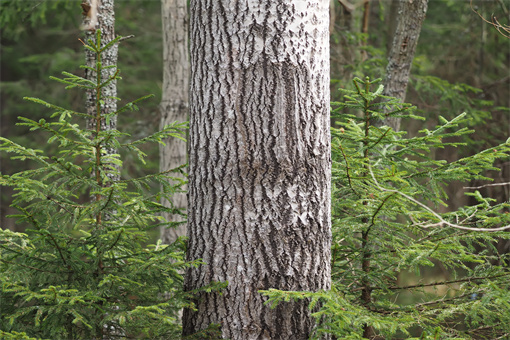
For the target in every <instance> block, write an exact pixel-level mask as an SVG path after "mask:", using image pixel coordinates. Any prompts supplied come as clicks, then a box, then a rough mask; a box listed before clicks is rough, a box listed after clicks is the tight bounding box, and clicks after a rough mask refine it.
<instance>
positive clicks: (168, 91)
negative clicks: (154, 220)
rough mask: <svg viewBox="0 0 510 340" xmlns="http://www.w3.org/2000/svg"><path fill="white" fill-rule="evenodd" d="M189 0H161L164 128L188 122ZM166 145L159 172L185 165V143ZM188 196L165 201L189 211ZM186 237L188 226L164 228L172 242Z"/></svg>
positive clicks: (172, 217)
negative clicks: (173, 123) (176, 122)
mask: <svg viewBox="0 0 510 340" xmlns="http://www.w3.org/2000/svg"><path fill="white" fill-rule="evenodd" d="M186 2H187V0H162V1H161V14H162V21H163V94H162V98H161V104H160V112H161V128H163V127H164V126H165V125H167V124H170V123H172V122H175V121H180V122H184V121H186V120H188V108H189V105H188V92H189V91H188V86H189V85H188V83H189V80H188V79H189V67H188V65H189V52H188V13H187V6H186ZM165 143H166V145H164V146H160V149H159V155H160V171H166V170H169V169H174V168H176V167H178V166H180V165H183V164H185V163H186V142H184V141H182V140H179V139H177V138H168V139H167V140H165ZM186 202H187V200H186V193H185V192H182V193H176V194H174V195H173V196H172V204H171V203H170V202H168V201H167V200H163V202H162V203H163V204H164V205H165V206H167V207H174V208H177V209H180V210H182V211H184V212H185V211H186ZM164 217H165V218H166V219H167V220H168V221H172V222H182V221H184V218H183V217H182V216H181V215H178V214H165V215H164ZM184 235H186V224H184V223H183V224H181V225H179V226H177V227H176V228H162V229H161V239H162V241H163V242H164V243H172V242H173V241H175V240H176V239H177V237H179V236H184Z"/></svg>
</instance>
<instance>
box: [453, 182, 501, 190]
mask: <svg viewBox="0 0 510 340" xmlns="http://www.w3.org/2000/svg"><path fill="white" fill-rule="evenodd" d="M503 185H510V182H506V183H492V184H485V185H480V186H479V187H463V188H462V189H482V188H486V187H497V186H503Z"/></svg>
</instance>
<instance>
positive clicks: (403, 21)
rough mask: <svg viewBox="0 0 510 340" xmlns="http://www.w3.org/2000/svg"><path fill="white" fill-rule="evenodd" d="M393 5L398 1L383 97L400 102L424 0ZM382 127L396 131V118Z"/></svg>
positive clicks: (398, 120) (420, 25)
mask: <svg viewBox="0 0 510 340" xmlns="http://www.w3.org/2000/svg"><path fill="white" fill-rule="evenodd" d="M394 1H398V14H397V26H396V28H395V35H394V37H393V43H392V44H391V48H390V52H389V54H388V67H387V68H386V78H385V79H384V92H383V94H384V95H386V96H391V97H395V98H398V99H400V100H402V101H404V99H405V96H406V90H407V84H408V82H409V75H410V73H411V67H412V64H413V59H414V54H415V52H416V46H417V45H418V38H419V36H420V32H421V27H422V25H423V21H424V20H425V15H426V13H427V6H428V0H394ZM385 123H386V124H387V125H388V126H391V127H392V128H393V129H394V130H396V131H398V130H399V129H400V118H394V117H389V118H387V119H386V121H385Z"/></svg>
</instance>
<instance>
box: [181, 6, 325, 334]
mask: <svg viewBox="0 0 510 340" xmlns="http://www.w3.org/2000/svg"><path fill="white" fill-rule="evenodd" d="M190 13H191V26H190V32H191V35H190V37H191V40H190V44H191V49H190V51H191V79H190V81H191V87H190V89H191V96H190V141H189V143H190V146H189V152H190V153H189V158H190V160H189V196H188V202H189V203H188V236H189V244H188V253H187V258H188V260H195V259H199V258H202V259H203V260H204V261H205V262H206V265H202V266H200V267H199V268H192V269H189V270H188V271H187V273H186V278H185V289H186V290H188V291H191V290H194V289H198V288H200V287H203V286H206V285H208V284H209V283H211V282H224V281H227V282H228V287H227V288H226V289H224V290H223V291H222V293H221V294H219V293H216V292H211V293H205V292H203V293H199V294H197V296H196V301H195V303H196V308H197V311H192V310H190V309H187V310H185V311H184V316H183V326H184V327H183V328H184V331H183V333H184V335H189V334H193V333H195V332H198V331H200V330H202V329H205V328H207V327H208V325H210V324H212V323H214V324H220V325H221V333H222V337H223V338H229V339H232V340H236V339H243V340H249V339H307V338H308V337H309V336H310V334H311V333H312V332H313V329H314V326H315V322H314V320H313V318H312V317H311V315H310V310H309V308H308V303H307V301H297V302H288V303H282V304H280V305H278V307H277V308H275V309H270V308H269V306H265V305H264V301H265V300H266V299H265V298H264V297H263V296H261V294H260V293H259V292H258V291H259V290H261V289H269V288H275V289H281V290H294V291H317V290H321V289H329V288H330V272H331V268H330V244H331V225H330V223H331V222H330V176H331V157H330V135H329V32H328V28H329V26H328V16H329V0H320V1H317V0H294V1H273V0H256V1H235V2H231V1H229V0H203V1H191V10H190Z"/></svg>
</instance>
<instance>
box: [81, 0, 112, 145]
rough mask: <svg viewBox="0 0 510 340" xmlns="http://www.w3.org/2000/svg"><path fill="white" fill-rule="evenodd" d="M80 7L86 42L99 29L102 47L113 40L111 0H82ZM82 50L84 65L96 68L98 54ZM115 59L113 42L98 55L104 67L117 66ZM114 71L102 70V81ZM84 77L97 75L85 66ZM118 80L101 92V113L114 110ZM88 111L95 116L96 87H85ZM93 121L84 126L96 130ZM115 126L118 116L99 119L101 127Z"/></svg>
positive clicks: (93, 39) (93, 38)
mask: <svg viewBox="0 0 510 340" xmlns="http://www.w3.org/2000/svg"><path fill="white" fill-rule="evenodd" d="M84 4H86V5H87V6H82V7H83V10H84V12H83V14H84V15H85V19H84V23H83V28H84V29H85V38H86V41H88V40H89V39H91V40H92V41H94V42H96V30H97V29H100V30H101V46H105V45H106V44H108V43H109V42H110V41H112V40H113V39H115V12H114V0H85V1H84ZM84 50H85V61H86V65H87V66H88V67H90V68H92V69H94V68H95V67H96V63H97V55H96V54H95V53H94V52H92V51H90V50H88V49H84ZM117 58H118V44H115V45H113V46H112V47H111V48H109V49H107V50H106V51H105V52H103V53H102V54H101V63H102V65H103V68H106V67H108V66H111V65H117ZM116 71H117V69H116V68H110V69H103V72H102V74H101V79H102V80H103V81H105V80H106V79H108V77H111V76H113V75H114V74H115V72H116ZM85 78H87V79H90V80H92V81H94V82H95V81H96V79H97V75H96V73H95V72H93V71H91V70H90V69H85ZM115 97H117V82H116V81H112V82H110V83H109V84H108V85H106V86H105V87H104V88H103V89H102V92H101V98H102V100H103V103H102V104H101V115H102V116H104V115H106V114H109V113H112V112H115V111H117V100H116V99H114V98H115ZM85 105H86V109H87V113H88V114H89V115H91V116H93V117H95V116H96V92H95V90H88V91H87V96H86V100H85ZM95 127H96V120H95V119H90V120H89V121H88V122H87V128H89V129H95ZM116 128H117V117H116V116H113V117H111V119H110V122H109V124H107V122H106V120H105V119H102V120H101V130H103V131H104V130H113V129H116ZM106 152H107V153H108V154H115V153H116V150H114V149H109V150H106Z"/></svg>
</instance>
